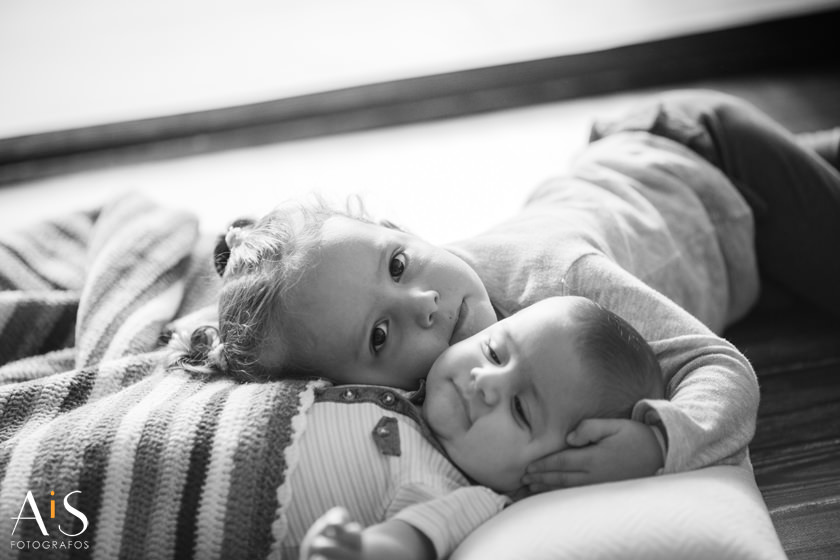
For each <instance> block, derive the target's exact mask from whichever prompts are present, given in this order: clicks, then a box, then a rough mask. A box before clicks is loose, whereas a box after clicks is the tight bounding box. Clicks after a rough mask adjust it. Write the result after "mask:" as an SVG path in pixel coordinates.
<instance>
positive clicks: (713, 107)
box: [662, 89, 755, 114]
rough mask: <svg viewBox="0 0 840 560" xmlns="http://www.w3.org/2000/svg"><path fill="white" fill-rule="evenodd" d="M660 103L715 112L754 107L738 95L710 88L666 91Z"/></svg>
mask: <svg viewBox="0 0 840 560" xmlns="http://www.w3.org/2000/svg"><path fill="white" fill-rule="evenodd" d="M662 103H664V104H676V105H682V106H689V107H692V108H694V110H695V111H713V112H715V113H719V114H723V113H736V114H737V113H739V112H742V111H752V110H754V109H755V108H754V107H753V106H752V105H751V104H750V103H748V102H747V101H745V100H744V99H741V98H740V97H736V96H734V95H731V94H728V93H724V92H722V91H716V90H711V89H684V90H674V91H671V92H666V93H664V94H663V96H662Z"/></svg>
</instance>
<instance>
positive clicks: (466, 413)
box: [452, 379, 472, 429]
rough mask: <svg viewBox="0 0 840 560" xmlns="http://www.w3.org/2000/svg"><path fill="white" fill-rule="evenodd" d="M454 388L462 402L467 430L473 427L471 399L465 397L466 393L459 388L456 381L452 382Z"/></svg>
mask: <svg viewBox="0 0 840 560" xmlns="http://www.w3.org/2000/svg"><path fill="white" fill-rule="evenodd" d="M452 385H453V388H454V389H455V393H456V394H457V395H458V398H459V399H460V400H461V406H462V407H463V408H464V417H465V418H466V421H467V428H468V429H469V427H470V426H472V416H470V402H469V399H467V397H466V396H465V395H464V392H463V391H462V390H461V388H460V387H458V384H457V383H455V380H454V379H453V380H452Z"/></svg>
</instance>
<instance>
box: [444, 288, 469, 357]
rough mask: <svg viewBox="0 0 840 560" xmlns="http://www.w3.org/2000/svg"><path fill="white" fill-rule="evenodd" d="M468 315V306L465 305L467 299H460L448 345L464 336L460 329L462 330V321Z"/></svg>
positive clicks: (459, 340) (462, 338)
mask: <svg viewBox="0 0 840 560" xmlns="http://www.w3.org/2000/svg"><path fill="white" fill-rule="evenodd" d="M468 315H469V308H468V307H467V300H466V298H464V299H463V300H461V305H460V307H458V317H457V318H456V319H455V326H453V327H452V336H450V337H449V346H452V345H453V344H457V343H458V342H461V341H462V340H464V339H465V338H467V337H466V336H464V333H462V332H461V331H462V330H464V323H465V322H466V320H467V316H468Z"/></svg>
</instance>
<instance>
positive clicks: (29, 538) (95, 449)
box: [0, 195, 315, 560]
mask: <svg viewBox="0 0 840 560" xmlns="http://www.w3.org/2000/svg"><path fill="white" fill-rule="evenodd" d="M198 242H199V236H198V228H197V224H196V219H195V218H194V217H193V216H192V215H190V214H188V213H185V212H179V211H172V210H167V209H163V208H160V207H158V206H157V205H155V204H153V203H151V202H149V201H148V200H146V199H144V198H142V197H139V196H136V195H130V196H127V197H123V198H120V199H119V200H117V201H115V202H114V203H112V204H109V205H107V206H105V207H103V208H102V209H101V210H99V211H96V212H83V213H76V214H72V215H70V216H66V217H63V218H60V219H56V220H52V221H50V222H48V223H43V224H38V225H37V226H35V227H31V228H29V229H27V230H25V231H22V232H17V233H14V234H6V235H4V236H2V237H0V290H2V291H0V530H2V531H3V532H4V533H5V534H6V535H7V536H8V535H11V541H12V546H11V547H9V545H8V544H7V545H6V546H4V548H3V553H2V554H0V557H2V558H10V559H14V558H39V557H45V556H47V557H49V558H51V559H53V558H55V559H59V558H71V557H72V558H109V559H110V558H177V559H179V560H180V559H188V558H200V559H202V560H203V559H212V558H225V559H228V558H266V557H269V556H272V550H273V548H275V547H276V546H277V545H276V544H275V543H278V542H280V541H282V539H283V536H284V534H285V527H286V520H285V507H286V506H287V505H288V503H289V501H290V500H291V499H292V496H291V495H290V491H289V488H288V486H287V485H286V484H285V481H286V480H288V477H289V475H290V473H291V472H292V471H293V469H294V468H295V466H296V457H297V450H296V448H295V446H296V442H297V438H298V437H299V435H300V433H301V432H302V431H303V430H304V429H305V422H306V414H305V412H306V408H307V407H308V406H309V405H310V404H311V403H312V400H313V398H314V397H313V392H314V388H315V384H314V383H313V382H307V381H283V382H273V383H263V384H237V383H234V382H233V381H231V380H229V379H211V380H201V379H197V378H194V377H191V376H189V375H187V374H186V373H185V372H183V371H180V370H174V371H171V370H169V371H168V370H166V369H165V368H164V364H165V359H166V356H167V349H166V348H165V346H164V345H163V343H162V342H161V333H162V332H163V331H165V330H166V328H167V325H168V324H169V323H170V322H171V321H172V320H174V319H176V318H178V317H179V316H182V315H184V314H186V313H188V312H190V311H192V310H193V308H194V307H196V306H197V305H199V304H201V303H202V302H206V301H211V300H212V299H213V298H214V297H215V289H216V287H217V284H216V283H214V281H213V276H215V273H214V272H213V270H212V259H211V258H209V251H205V252H201V251H199V250H198V249H197V247H198V245H199V243H198ZM199 259H205V260H206V266H204V265H203V264H201V265H199V264H197V260H199ZM202 262H203V261H202ZM215 282H218V279H216V280H215ZM196 290H199V291H201V290H204V292H205V293H204V294H198V295H197V294H196V293H195V292H196ZM186 296H188V297H186ZM28 492H31V493H32V497H33V499H34V501H35V503H36V504H37V509H38V512H39V514H40V516H41V517H42V520H43V523H44V527H45V529H46V530H47V533H48V536H45V535H44V534H43V533H42V530H41V528H40V526H39V523H38V522H37V520H35V519H33V517H34V513H33V508H32V507H31V505H30V504H28V503H27V502H26V496H27V493H28ZM68 494H69V496H68ZM65 496H68V498H67V501H68V503H69V505H70V506H71V507H72V508H75V510H78V512H81V513H82V514H83V515H84V516H85V517H86V519H87V521H88V525H87V527H86V528H85V525H84V523H83V521H82V519H81V518H80V517H79V516H78V515H74V514H73V512H72V510H71V509H68V508H66V507H65V505H64V499H65ZM51 501H54V518H53V517H52V516H51V509H52V507H53V505H52V504H51ZM18 518H20V519H18ZM27 518H29V519H27ZM83 528H85V530H84V531H83V532H82V529H83ZM67 535H75V536H73V537H69V536H67ZM36 541H38V542H40V543H43V542H44V541H49V542H50V543H52V542H56V543H58V544H60V543H62V542H64V543H66V542H67V541H76V542H79V541H81V542H85V543H86V545H87V546H83V547H81V548H79V547H78V545H76V546H69V547H64V548H62V547H60V546H56V545H53V547H52V548H51V549H49V550H44V549H43V548H39V549H34V548H33V543H34V542H36ZM16 542H17V543H20V542H23V543H25V544H24V545H20V544H18V545H17V546H15V543H16ZM40 546H42V545H40ZM274 555H275V556H277V555H279V552H277V551H276V550H275V554H274Z"/></svg>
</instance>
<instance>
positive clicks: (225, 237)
mask: <svg viewBox="0 0 840 560" xmlns="http://www.w3.org/2000/svg"><path fill="white" fill-rule="evenodd" d="M252 225H254V220H252V219H250V218H241V219H239V220H236V221H235V222H233V223H232V224H231V225H230V227H228V229H227V231H226V232H225V233H222V234H220V235H219V236H218V237H217V238H216V246H215V247H214V248H213V265H214V266H215V267H216V272H218V273H219V276H224V274H225V269H226V268H227V263H228V259H230V250H231V246H230V244H233V245H234V246H236V245H237V243H231V241H230V238H231V233H233V232H234V230H240V229H243V228H247V227H250V226H252Z"/></svg>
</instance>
